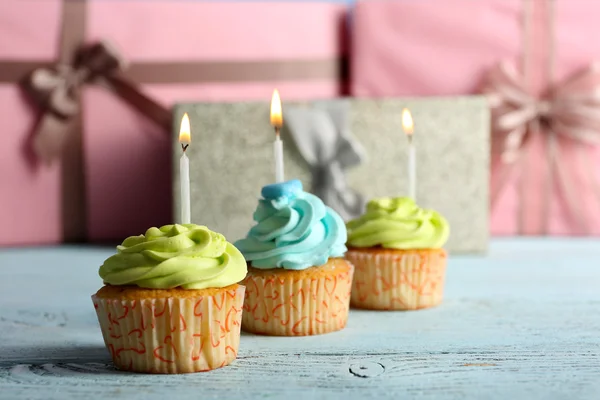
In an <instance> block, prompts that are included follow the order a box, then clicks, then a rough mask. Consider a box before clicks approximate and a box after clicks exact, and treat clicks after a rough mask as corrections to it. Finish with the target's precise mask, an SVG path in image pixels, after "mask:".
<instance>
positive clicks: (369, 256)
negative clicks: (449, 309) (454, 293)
mask: <svg viewBox="0 0 600 400" xmlns="http://www.w3.org/2000/svg"><path fill="white" fill-rule="evenodd" d="M346 259H347V260H349V261H350V262H351V263H352V264H354V266H355V268H356V270H355V272H354V280H353V282H352V298H351V305H352V307H356V308H365V309H370V310H418V309H422V308H429V307H434V306H436V305H438V304H440V303H441V302H442V298H443V294H444V281H445V276H446V260H447V254H446V251H445V250H444V249H426V250H394V249H383V248H350V249H349V250H348V252H347V253H346Z"/></svg>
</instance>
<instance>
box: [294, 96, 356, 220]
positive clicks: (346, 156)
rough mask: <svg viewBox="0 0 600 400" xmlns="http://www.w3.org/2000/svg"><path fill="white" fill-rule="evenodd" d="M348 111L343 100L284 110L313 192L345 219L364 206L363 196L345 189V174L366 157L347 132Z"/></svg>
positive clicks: (348, 188) (348, 104) (346, 187)
mask: <svg viewBox="0 0 600 400" xmlns="http://www.w3.org/2000/svg"><path fill="white" fill-rule="evenodd" d="M349 108H350V103H349V102H348V101H346V100H334V101H327V102H319V103H316V104H314V106H311V107H301V106H287V107H285V108H284V112H285V115H284V121H285V125H286V127H287V129H288V130H289V132H290V134H291V136H292V138H293V140H294V142H295V143H296V146H297V148H298V151H299V152H300V154H301V155H302V157H304V160H306V162H307V163H308V165H309V166H310V168H311V172H312V192H313V193H314V194H316V195H317V196H319V197H320V198H321V199H322V200H323V202H324V203H325V204H327V205H328V206H329V207H331V208H333V209H334V210H335V211H337V212H338V213H339V214H340V215H341V216H342V218H344V220H348V219H351V218H355V217H357V216H359V215H360V214H361V213H362V211H363V208H364V205H365V201H364V198H363V196H362V195H361V194H360V193H358V192H357V191H355V190H353V189H351V188H350V187H348V185H347V182H346V176H345V173H344V172H345V170H346V169H348V168H351V167H354V166H357V165H359V164H360V163H361V162H362V161H363V160H364V158H365V152H364V149H363V147H362V145H361V144H360V143H359V142H358V141H357V140H356V139H355V138H354V137H353V136H352V135H351V133H350V129H349V126H348V125H349V121H348V111H349Z"/></svg>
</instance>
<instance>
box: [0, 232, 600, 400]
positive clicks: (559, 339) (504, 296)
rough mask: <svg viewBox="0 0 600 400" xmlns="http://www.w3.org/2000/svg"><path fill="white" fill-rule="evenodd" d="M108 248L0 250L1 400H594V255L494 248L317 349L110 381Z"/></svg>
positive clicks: (529, 246) (556, 245)
mask: <svg viewBox="0 0 600 400" xmlns="http://www.w3.org/2000/svg"><path fill="white" fill-rule="evenodd" d="M112 251H113V250H112V249H109V248H98V247H58V248H45V249H13V250H0V398H1V399H70V398H73V399H78V400H81V399H85V400H91V399H96V398H98V399H100V398H109V397H110V398H113V399H144V400H146V399H148V400H150V399H161V400H164V399H194V400H198V399H233V398H287V399H288V400H293V399H300V398H307V399H309V398H316V399H318V398H340V399H348V398H356V399H362V398H365V397H379V398H391V397H393V398H397V399H410V398H418V399H465V398H468V399H510V400H515V399H528V400H535V399H544V400H548V399H594V400H595V399H600V244H599V242H598V241H595V240H559V239H551V240H543V239H537V240H533V239H520V240H496V241H494V242H493V243H492V245H491V250H490V253H489V254H488V255H487V256H485V257H475V256H471V257H466V256H454V257H451V259H450V265H449V271H448V281H447V290H446V300H445V301H444V303H443V304H442V306H440V307H438V308H435V309H430V310H423V311H416V312H367V311H354V310H353V311H352V312H351V314H350V320H349V322H348V326H347V328H346V329H345V330H343V331H341V332H336V333H333V334H328V335H324V336H316V337H302V338H273V337H261V336H253V335H246V334H243V336H242V341H241V345H240V351H239V357H238V359H237V361H235V362H234V363H233V364H232V365H231V366H228V367H226V368H222V369H220V370H215V371H212V372H208V373H199V374H188V375H171V376H157V375H140V374H131V373H125V372H120V371H117V370H115V369H114V368H113V367H112V365H111V362H110V358H109V355H108V352H107V351H106V350H105V348H104V345H103V342H102V337H101V335H100V330H99V329H98V326H97V321H96V316H95V313H94V309H93V306H92V303H91V300H90V295H91V294H92V293H94V292H95V291H96V290H97V289H98V288H99V287H100V284H101V282H100V279H99V278H98V276H97V268H98V266H99V264H100V263H101V262H102V261H103V260H104V259H105V258H106V257H107V256H109V255H110V254H111V253H112Z"/></svg>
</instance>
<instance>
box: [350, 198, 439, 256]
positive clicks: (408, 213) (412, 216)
mask: <svg viewBox="0 0 600 400" xmlns="http://www.w3.org/2000/svg"><path fill="white" fill-rule="evenodd" d="M347 228H348V245H350V246H352V247H374V246H382V247H385V248H390V249H402V250H408V249H436V248H441V247H442V246H443V245H444V244H445V243H446V241H447V240H448V236H449V234H450V227H449V225H448V222H447V221H446V219H445V218H444V217H442V216H441V215H440V214H439V213H437V212H435V211H432V210H424V209H422V208H419V207H418V206H417V205H416V204H415V202H414V201H413V200H412V199H410V198H408V197H396V198H389V197H382V198H379V199H374V200H371V201H370V202H369V204H368V205H367V211H366V213H365V214H364V215H362V216H361V217H360V218H358V219H355V220H352V221H350V222H348V224H347Z"/></svg>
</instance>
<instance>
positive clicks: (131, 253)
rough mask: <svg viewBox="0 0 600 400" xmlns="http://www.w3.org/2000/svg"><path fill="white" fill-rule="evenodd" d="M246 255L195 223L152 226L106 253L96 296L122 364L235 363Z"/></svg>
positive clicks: (165, 368) (174, 368)
mask: <svg viewBox="0 0 600 400" xmlns="http://www.w3.org/2000/svg"><path fill="white" fill-rule="evenodd" d="M246 272H247V267H246V261H245V260H244V257H243V256H242V254H241V253H240V252H239V250H238V249H236V248H235V247H234V246H233V245H232V244H231V243H228V242H227V241H226V240H225V238H224V237H223V235H221V234H219V233H215V232H212V231H210V230H209V229H208V228H206V227H204V226H198V225H194V224H185V225H166V226H163V227H161V228H150V229H148V230H147V231H146V233H145V234H144V235H140V236H131V237H128V238H127V239H125V240H124V241H123V243H122V244H121V245H120V246H117V254H115V255H113V256H112V257H110V258H108V259H107V260H106V261H104V264H102V266H101V267H100V272H99V273H100V277H101V278H102V280H103V281H104V284H105V286H104V287H102V288H101V289H100V290H98V292H97V293H96V294H95V295H93V296H92V301H93V302H94V307H95V308H96V313H97V315H98V321H99V322H100V329H101V330H102V336H103V338H104V343H105V344H106V347H107V348H108V350H109V351H110V355H111V357H112V359H113V362H114V364H115V365H116V366H117V367H118V368H120V369H123V370H127V371H136V372H146V373H156V374H177V373H187V372H199V371H208V370H211V369H215V368H219V367H223V366H225V365H227V364H229V363H231V362H232V361H233V360H234V359H235V358H236V355H237V351H238V346H239V342H240V323H241V317H242V315H241V314H242V306H243V299H244V287H243V286H240V285H238V284H237V283H238V282H240V281H241V280H242V279H244V277H245V276H246Z"/></svg>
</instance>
